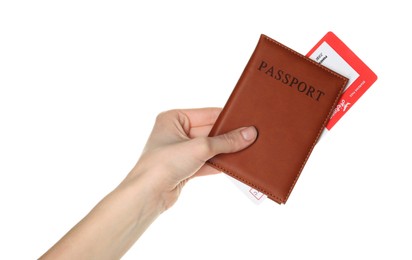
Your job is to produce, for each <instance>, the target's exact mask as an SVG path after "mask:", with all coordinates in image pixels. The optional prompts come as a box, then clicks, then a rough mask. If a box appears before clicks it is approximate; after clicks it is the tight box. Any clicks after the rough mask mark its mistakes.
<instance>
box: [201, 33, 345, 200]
mask: <svg viewBox="0 0 412 260" xmlns="http://www.w3.org/2000/svg"><path fill="white" fill-rule="evenodd" d="M347 81H348V79H347V78H345V77H343V76H341V75H340V74H338V73H336V72H334V71H332V70H330V69H328V68H326V67H324V66H322V65H320V64H318V63H316V62H314V61H312V60H311V59H309V58H307V57H305V56H303V55H301V54H299V53H297V52H296V51H294V50H292V49H291V48H289V47H287V46H285V45H283V44H281V43H279V42H277V41H275V40H273V39H271V38H269V37H268V36H266V35H263V34H262V35H261V36H260V39H259V41H258V44H257V46H256V48H255V50H254V52H253V54H252V56H251V58H250V60H249V62H248V63H247V65H246V68H245V69H244V71H243V73H242V75H241V76H240V79H239V81H238V82H237V84H236V86H235V88H234V89H233V91H232V93H231V95H230V97H229V99H228V101H227V102H226V104H225V106H224V108H223V110H222V112H221V114H220V115H219V117H218V119H217V120H216V122H215V124H214V126H213V128H212V130H211V132H210V134H209V135H210V136H215V135H219V134H222V133H225V132H228V131H230V130H233V129H236V128H239V127H243V126H251V125H253V126H255V127H256V129H257V131H258V137H257V139H256V141H255V142H254V143H253V144H252V145H251V146H250V147H248V148H246V149H244V150H242V151H240V152H237V153H231V154H219V155H216V156H215V157H213V158H211V159H210V160H209V161H208V162H207V163H208V164H209V165H211V166H213V167H215V168H217V169H219V170H220V171H222V172H224V173H226V174H228V175H230V176H232V177H234V178H235V179H237V180H239V181H241V182H243V183H245V184H246V185H248V186H250V187H253V188H254V189H256V190H258V191H260V192H262V193H264V194H266V195H267V196H268V197H269V198H270V199H272V200H274V201H276V202H277V203H279V204H281V203H286V201H287V200H288V198H289V195H290V193H291V192H292V189H293V187H294V186H295V183H296V182H297V180H298V178H299V176H300V174H301V172H302V170H303V168H304V166H305V164H306V162H307V160H308V158H309V156H310V154H311V152H312V150H313V148H314V146H315V144H316V142H317V140H318V138H319V136H320V134H321V133H322V131H323V129H324V127H325V124H326V123H327V121H328V120H329V118H330V116H331V113H332V111H333V109H334V108H335V106H336V103H337V101H338V99H339V97H340V95H341V93H342V91H343V89H344V88H345V85H346V84H347Z"/></svg>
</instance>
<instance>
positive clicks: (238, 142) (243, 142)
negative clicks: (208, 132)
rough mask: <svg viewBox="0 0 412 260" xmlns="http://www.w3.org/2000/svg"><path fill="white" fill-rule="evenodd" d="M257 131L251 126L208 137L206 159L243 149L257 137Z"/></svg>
mask: <svg viewBox="0 0 412 260" xmlns="http://www.w3.org/2000/svg"><path fill="white" fill-rule="evenodd" d="M257 134H258V133H257V130H256V128H255V127H253V126H249V127H242V128H238V129H236V130H233V131H230V132H227V133H225V134H222V135H218V136H214V137H209V138H208V147H209V149H208V150H209V151H207V153H208V157H209V158H211V157H213V156H215V155H216V154H220V153H233V152H237V151H240V150H242V149H245V148H246V147H248V146H249V145H251V144H252V143H253V142H254V141H255V140H256V137H257Z"/></svg>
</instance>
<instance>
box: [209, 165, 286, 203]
mask: <svg viewBox="0 0 412 260" xmlns="http://www.w3.org/2000/svg"><path fill="white" fill-rule="evenodd" d="M207 162H208V163H210V164H212V165H213V166H215V167H217V168H218V169H219V170H221V171H223V172H225V173H227V174H229V175H231V176H233V177H235V178H236V179H238V180H240V181H242V182H243V183H246V184H247V185H249V186H251V187H253V188H256V189H257V190H259V191H261V192H263V193H264V194H265V195H268V196H271V197H273V198H275V199H276V200H277V201H278V202H280V203H285V201H286V200H285V199H282V198H280V197H279V196H276V195H274V194H273V193H271V192H270V191H267V190H266V189H262V188H261V187H258V186H257V185H255V184H253V183H251V182H249V181H247V180H245V179H244V178H242V177H239V176H238V175H237V174H235V173H233V171H231V170H229V169H226V168H225V167H222V166H220V165H218V164H216V163H215V162H212V161H211V160H209V161H207Z"/></svg>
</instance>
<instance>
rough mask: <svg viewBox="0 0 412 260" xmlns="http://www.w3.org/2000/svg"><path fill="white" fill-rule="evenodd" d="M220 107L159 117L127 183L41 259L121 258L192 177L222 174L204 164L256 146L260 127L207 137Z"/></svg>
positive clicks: (170, 113)
mask: <svg viewBox="0 0 412 260" xmlns="http://www.w3.org/2000/svg"><path fill="white" fill-rule="evenodd" d="M220 112H221V109H220V108H200V109H185V110H170V111H166V112H163V113H161V114H159V115H158V116H157V118H156V122H155V125H154V127H153V130H152V132H151V134H150V136H149V138H148V140H147V143H146V145H145V147H144V150H143V152H142V154H141V156H140V158H139V159H138V161H137V163H136V165H135V166H134V167H133V169H132V170H131V171H130V173H129V174H128V175H127V176H126V177H125V179H124V180H123V181H122V182H121V183H120V184H119V185H118V186H117V187H116V188H115V189H114V190H113V191H112V192H110V193H109V194H108V195H107V196H105V197H104V198H103V199H102V200H101V201H100V202H99V203H98V204H97V205H96V206H95V207H94V208H93V209H92V210H91V211H90V212H89V213H88V214H87V215H86V216H85V217H84V218H83V219H82V220H81V221H80V222H79V223H78V224H77V225H75V226H74V227H73V228H72V229H71V230H70V231H69V232H67V234H65V235H64V236H63V237H62V238H61V239H60V240H59V241H58V242H57V243H56V244H54V245H53V246H52V247H51V248H50V249H49V250H48V251H47V252H45V253H44V255H42V256H41V257H40V258H39V259H42V260H47V259H119V258H121V257H122V256H123V255H124V254H125V253H126V252H127V250H128V249H129V248H130V247H131V246H132V245H133V244H134V243H135V242H136V241H137V240H138V238H139V237H140V236H141V235H142V234H143V232H144V231H145V230H146V229H147V227H149V225H150V224H151V223H152V222H153V221H154V220H155V219H156V218H157V217H158V216H159V215H160V214H162V212H164V211H166V210H167V209H168V208H170V207H171V206H172V205H173V204H174V203H175V202H176V200H177V198H178V197H179V194H180V192H181V190H182V188H183V186H184V185H185V184H186V183H187V181H188V180H190V179H191V178H193V177H196V176H201V175H208V174H214V173H217V172H218V171H217V170H216V169H214V168H212V167H210V166H208V165H206V164H205V162H206V161H207V160H208V159H210V158H212V157H213V156H215V155H217V154H220V153H233V152H237V151H240V150H242V149H245V148H246V147H248V146H249V145H251V144H252V143H253V142H254V141H255V139H256V136H257V132H256V129H255V128H254V127H253V126H252V127H242V128H239V129H235V130H233V131H231V132H228V133H225V134H223V135H220V136H215V137H207V136H208V133H209V132H210V129H211V128H212V126H213V124H214V123H215V121H216V119H217V117H218V115H219V113H220Z"/></svg>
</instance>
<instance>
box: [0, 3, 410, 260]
mask: <svg viewBox="0 0 412 260" xmlns="http://www.w3.org/2000/svg"><path fill="white" fill-rule="evenodd" d="M364 2H367V3H364ZM406 4H407V1H390V2H388V1H372V2H371V1H340V2H335V1H240V0H238V1H204V2H199V1H180V0H177V1H176V0H175V1H85V0H82V1H17V0H16V1H1V2H0V210H1V215H0V259H35V258H37V257H39V256H40V255H41V254H43V253H44V252H45V251H46V250H47V249H48V248H49V247H50V246H52V244H54V243H55V242H56V241H57V240H58V239H59V238H60V237H61V236H63V235H64V234H65V233H66V232H67V231H68V230H69V229H70V228H71V227H72V226H73V225H74V224H76V223H77V222H78V221H79V220H80V219H81V218H82V217H83V216H84V215H85V214H87V213H88V212H89V210H90V209H91V208H92V207H93V206H94V205H95V204H96V203H97V202H98V201H99V200H100V199H101V198H102V197H103V196H104V195H106V194H107V193H108V192H110V191H111V190H112V189H113V188H114V187H115V186H117V184H118V183H119V182H120V181H121V180H122V179H123V177H124V176H125V175H126V174H127V173H128V171H129V170H130V169H131V168H132V167H133V165H134V164H135V162H136V161H137V159H138V157H139V154H140V151H141V149H142V148H143V145H144V144H145V142H146V139H147V137H148V134H149V133H150V131H151V128H152V126H153V122H154V119H155V117H156V115H157V114H158V113H159V112H161V111H164V110H168V109H172V108H192V107H205V106H219V107H222V106H223V105H224V104H225V102H226V100H227V98H228V96H229V94H230V93H231V91H232V89H233V87H234V85H235V84H236V82H237V80H238V78H239V76H240V73H241V72H242V70H243V68H244V66H245V65H246V62H247V61H248V59H249V57H250V54H251V53H252V51H253V50H254V47H255V45H256V43H257V40H258V37H259V35H260V34H261V33H264V34H267V35H268V36H270V37H272V38H274V39H276V40H278V41H280V42H282V43H284V44H285V45H288V46H289V47H291V48H293V49H295V50H296V51H298V52H300V53H303V54H306V53H307V52H308V51H309V50H310V48H311V47H313V45H314V44H315V43H316V42H317V41H318V40H319V39H320V38H321V37H322V36H323V35H324V34H325V33H326V32H327V31H329V30H330V31H333V32H335V34H336V35H337V36H338V37H340V38H341V39H342V40H343V41H344V42H345V43H346V44H347V45H348V46H349V47H350V48H351V49H352V50H353V51H354V52H355V53H356V54H357V55H358V56H359V57H360V58H361V59H363V60H364V61H365V62H366V64H367V65H369V67H370V68H372V69H373V70H374V72H375V73H376V74H377V75H378V77H379V79H378V81H377V82H376V83H375V84H374V85H373V86H372V87H371V88H370V89H369V90H368V91H367V92H366V93H365V95H364V96H363V97H362V98H361V99H360V100H359V101H358V103H356V104H355V105H354V106H353V107H352V109H351V110H350V111H349V112H348V113H347V114H346V116H345V117H344V118H343V119H342V120H341V121H340V122H339V123H338V124H337V125H336V126H335V127H334V128H333V129H332V131H331V132H330V133H329V135H328V136H326V137H325V138H324V139H323V140H322V141H321V142H320V143H319V144H318V146H317V147H316V148H315V150H314V152H313V153H312V156H311V158H310V160H309V161H308V163H307V165H306V167H305V169H304V171H303V173H302V175H301V178H300V179H299V182H298V183H297V185H296V186H295V189H294V191H293V192H292V195H291V197H290V199H289V201H288V202H287V204H286V205H282V206H280V205H278V204H276V203H274V202H272V201H270V200H266V201H265V202H264V203H263V204H262V205H260V206H256V205H254V204H253V203H252V202H250V201H249V200H248V199H247V198H246V197H245V196H244V195H243V194H242V193H241V192H240V191H239V190H238V189H237V188H236V187H235V186H234V185H233V183H231V182H230V181H229V180H228V178H227V177H226V176H225V175H223V174H221V175H216V176H212V177H203V178H198V179H195V180H192V181H191V182H189V183H188V185H187V186H186V187H185V188H184V190H183V193H182V194H181V197H180V199H179V200H178V202H177V203H176V204H175V206H174V207H172V208H171V209H170V210H169V211H167V212H166V213H164V214H163V215H161V216H160V217H159V218H158V219H157V220H156V221H155V222H154V223H153V224H152V226H150V227H149V229H148V230H147V231H146V232H145V233H144V234H143V236H142V237H141V238H140V239H139V240H138V241H137V242H136V244H135V245H134V246H133V247H132V249H131V250H130V251H129V252H128V253H127V254H126V255H125V256H124V259H411V258H412V249H411V246H410V245H411V240H412V237H411V236H412V235H411V234H412V224H411V219H412V213H411V199H412V188H411V185H412V182H411V180H412V177H411V174H412V170H411V166H410V165H411V163H410V162H411V160H412V159H411V152H410V147H411V145H412V141H411V133H412V128H411V126H410V125H411V123H410V121H411V107H410V95H411V72H410V69H411V67H410V64H409V63H410V60H411V58H412V57H411V46H412V42H411V40H410V38H411V37H410V27H409V26H408V24H410V23H411V22H412V19H411V16H410V14H409V8H408V7H407V6H406ZM267 116H268V118H270V115H267Z"/></svg>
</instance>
